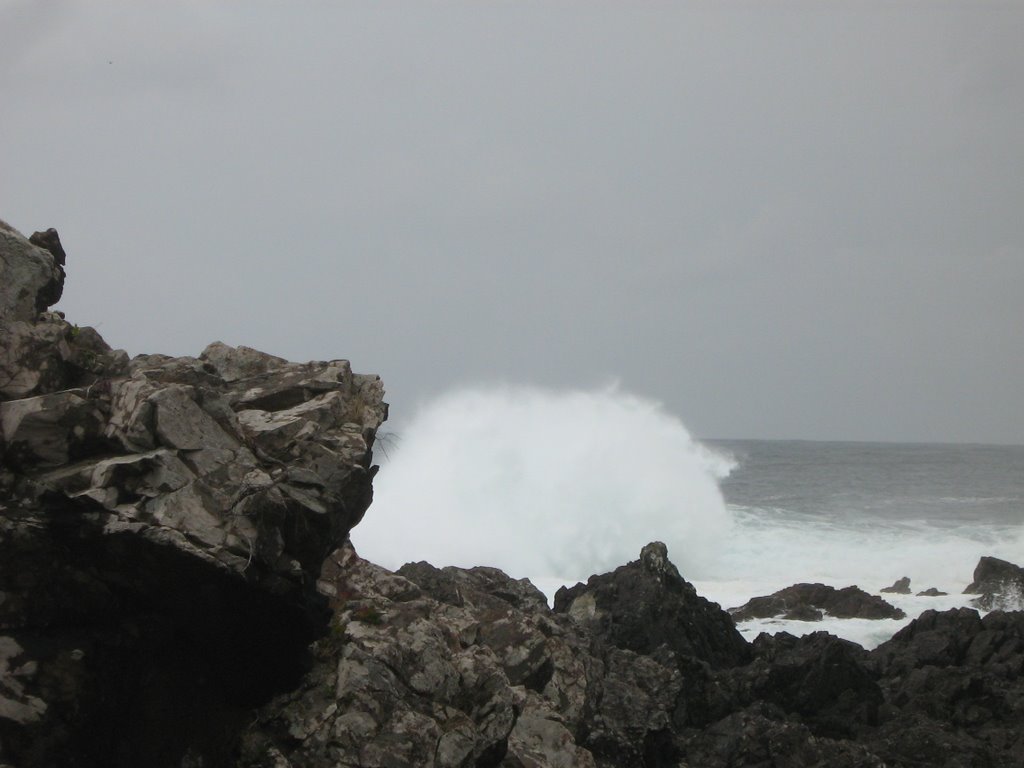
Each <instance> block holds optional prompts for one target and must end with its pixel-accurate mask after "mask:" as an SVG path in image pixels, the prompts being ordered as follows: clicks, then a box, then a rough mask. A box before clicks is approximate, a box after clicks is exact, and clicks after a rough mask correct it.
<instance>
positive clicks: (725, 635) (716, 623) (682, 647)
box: [554, 542, 749, 667]
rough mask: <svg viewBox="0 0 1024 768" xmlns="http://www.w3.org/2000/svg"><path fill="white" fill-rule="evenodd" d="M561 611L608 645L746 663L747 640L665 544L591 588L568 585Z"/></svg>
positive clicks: (560, 598) (717, 663)
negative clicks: (683, 571) (674, 559)
mask: <svg viewBox="0 0 1024 768" xmlns="http://www.w3.org/2000/svg"><path fill="white" fill-rule="evenodd" d="M554 603H555V605H554V607H555V612H557V613H565V614H568V615H570V616H572V617H573V618H574V619H576V620H577V621H579V622H581V623H583V624H584V625H585V626H587V628H588V630H589V631H590V632H591V633H592V634H593V635H594V636H595V637H597V638H599V639H600V640H601V641H602V642H604V643H607V644H608V645H611V646H615V647H618V648H623V649H626V650H630V651H634V652H636V653H650V652H652V651H654V650H655V649H657V648H658V647H660V646H662V645H665V646H667V647H668V648H669V649H670V650H672V651H674V652H675V653H677V654H679V655H682V656H693V657H696V658H698V659H701V660H703V661H706V662H708V663H709V664H711V665H712V666H714V667H723V666H733V665H735V664H740V663H743V662H744V661H746V660H747V659H748V658H749V656H748V654H749V650H748V647H747V643H746V641H745V640H744V639H743V637H742V636H741V635H740V634H739V632H737V631H736V627H735V625H734V624H733V621H732V619H731V618H730V617H729V614H727V613H726V612H725V611H723V610H722V609H721V608H720V607H719V606H718V605H717V604H716V603H711V602H709V601H707V600H705V599H704V598H703V597H700V596H699V595H698V594H697V591H696V590H695V589H694V588H693V585H691V584H690V583H689V582H687V581H685V580H684V579H683V578H682V577H681V576H680V575H679V571H677V570H676V567H675V566H674V565H672V563H671V562H669V561H668V553H667V549H666V547H665V545H664V544H662V543H661V542H653V543H651V544H648V545H647V546H646V547H644V548H643V551H642V552H641V554H640V559H639V560H635V561H633V562H632V563H629V564H628V565H624V566H622V567H620V568H617V569H616V570H615V571H614V572H613V573H610V574H602V575H598V576H592V577H591V578H590V579H589V580H588V581H587V583H586V584H577V585H576V586H574V587H571V588H566V587H562V588H561V589H559V590H558V592H557V593H556V594H555V600H554Z"/></svg>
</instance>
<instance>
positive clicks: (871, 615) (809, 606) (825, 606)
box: [729, 584, 907, 621]
mask: <svg viewBox="0 0 1024 768" xmlns="http://www.w3.org/2000/svg"><path fill="white" fill-rule="evenodd" d="M729 612H730V613H731V614H732V617H733V619H734V620H735V621H748V620H749V619H771V618H780V619H790V620H795V621H821V620H822V618H823V617H824V616H825V614H828V615H829V616H832V617H834V618H837V619H904V618H906V616H907V615H906V614H905V613H904V612H903V611H902V610H900V609H899V608H895V607H893V606H891V605H889V603H887V602H885V600H883V599H882V598H880V597H877V596H876V595H871V594H868V593H867V592H865V591H864V590H863V589H861V588H860V587H843V588H842V589H836V588H835V587H829V586H826V585H825V584H794V585H793V586H791V587H786V588H785V589H780V590H779V591H778V592H775V593H773V594H771V595H767V596H765V597H754V598H751V599H750V600H749V601H747V602H746V603H744V604H743V605H741V606H740V607H739V608H730V609H729Z"/></svg>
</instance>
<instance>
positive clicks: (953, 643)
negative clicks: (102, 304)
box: [0, 224, 1024, 768]
mask: <svg viewBox="0 0 1024 768" xmlns="http://www.w3.org/2000/svg"><path fill="white" fill-rule="evenodd" d="M64 262H65V256H64V251H63V248H62V247H61V245H60V239H59V237H58V236H57V234H56V233H55V232H53V231H52V230H50V231H48V232H43V233H36V234H35V235H33V237H32V238H30V239H25V238H24V237H22V236H21V235H20V234H19V233H17V232H15V231H13V230H12V229H11V228H9V227H7V226H6V225H2V224H0V334H2V336H0V340H2V341H0V467H2V470H0V768H4V767H6V766H10V767H17V768H34V767H36V766H39V767H45V768H49V767H50V766H79V767H81V768H94V767H95V768H99V766H115V767H117V768H120V767H122V766H123V767H125V768H127V766H139V765H145V766H156V767H158V768H164V767H167V768H169V767H171V766H174V767H176V768H199V767H200V766H202V767H203V768H219V767H221V766H225V767H227V766H235V767H236V768H307V767H308V768H320V767H324V768H326V767H327V766H365V767H366V768H378V767H379V768H385V767H387V768H399V767H402V766H409V767H412V766H436V767H437V768H441V767H442V766H451V767H455V766H458V767H460V768H469V767H470V766H481V767H486V766H494V767H496V766H503V767H505V768H569V767H570V766H583V767H584V768H585V767H586V766H593V767H594V768H597V767H601V768H605V767H608V768H611V767H612V766H651V767H654V768H667V767H668V766H693V767H696V766H710V767H714V766H737V767H739V766H780V767H786V768H798V767H799V766H823V767H824V766H833V767H839V768H842V767H843V766H846V767H849V768H854V767H855V766H856V767H860V766H923V765H928V766H1021V765H1024V729H1022V728H1021V723H1022V722H1024V615H1022V614H1021V613H1020V612H1016V613H1013V612H1001V611H994V612H992V613H989V614H988V615H987V616H985V617H984V618H981V617H980V616H979V614H978V613H977V612H976V611H973V610H959V611H948V612H945V613H935V612H932V611H929V612H926V613H925V614H923V615H922V616H921V617H920V618H918V619H917V620H916V621H914V622H912V623H911V624H910V625H909V626H908V627H906V628H905V629H904V630H903V631H901V632H900V633H898V634H897V635H896V636H895V637H894V638H892V640H890V641H889V642H888V643H885V644H884V645H882V646H880V647H879V648H877V649H875V650H874V651H872V652H870V653H868V652H866V651H864V650H863V649H862V648H860V647H859V646H856V645H854V644H852V643H848V642H846V641H843V640H840V639H838V638H835V637H833V636H830V635H828V634H826V633H822V632H819V633H815V634H811V635H807V636H804V637H801V638H796V637H792V636H789V635H785V634H782V635H776V636H767V635H762V636H760V637H758V638H757V640H756V641H755V642H754V643H747V642H746V641H745V640H743V638H742V637H741V636H740V635H739V634H738V633H737V632H736V629H735V626H734V624H733V619H732V618H731V617H730V616H729V614H727V613H726V612H724V611H722V610H721V609H720V608H719V606H717V605H715V604H713V603H709V602H708V601H706V600H704V599H703V598H701V597H700V596H699V595H698V594H697V593H696V591H695V590H694V588H693V586H692V585H690V584H689V583H688V582H686V581H685V579H684V578H683V577H682V575H681V574H680V573H679V572H678V571H677V570H676V568H675V566H674V565H673V564H672V563H671V561H670V559H669V553H668V551H667V550H666V548H665V546H664V545H663V544H659V543H657V542H654V543H652V544H650V545H648V546H647V547H645V548H644V549H643V551H642V552H641V553H640V556H639V558H638V559H637V560H636V561H634V562H632V563H628V564H626V565H623V566H622V567H620V568H618V569H616V570H615V571H614V572H612V573H610V574H603V575H598V576H594V577H592V578H591V579H590V580H589V581H588V582H587V583H586V584H578V585H576V586H575V587H572V588H567V589H563V590H561V591H560V592H559V593H558V594H557V596H556V599H555V605H554V608H553V609H552V608H549V607H548V605H547V602H546V600H545V598H544V596H543V595H542V594H541V593H540V592H538V590H537V589H536V588H534V587H533V586H532V585H531V584H530V583H529V582H528V581H525V580H515V579H512V578H509V577H508V576H507V575H506V574H504V573H502V572H501V571H499V570H496V569H493V568H486V567H479V568H472V569H460V568H440V569H439V568H436V567H434V566H432V565H430V564H428V563H410V564H407V565H405V566H403V567H402V568H401V569H400V570H399V571H398V572H394V573H393V572H390V571H387V570H385V569H383V568H380V567H379V566H376V565H374V564H372V563H369V562H367V561H365V560H363V559H361V558H360V557H359V556H358V555H357V553H356V552H355V551H354V550H353V549H352V547H351V545H350V544H349V543H348V541H347V534H348V531H349V529H350V528H351V527H352V526H353V525H355V524H356V523H357V522H358V521H359V519H360V518H361V517H362V515H363V513H364V512H365V511H366V509H367V506H368V505H369V503H370V500H371V495H372V486H371V481H372V478H373V475H374V472H375V467H373V465H372V447H373V441H374V437H375V431H376V429H377V428H378V427H379V426H380V424H381V422H382V421H383V420H384V418H385V417H386V405H385V404H384V403H383V402H382V396H383V390H382V388H381V384H380V381H379V379H378V378H377V377H375V376H359V375H356V374H353V373H352V371H351V369H350V367H349V364H348V363H347V362H346V361H344V360H334V361H328V362H318V363H305V364H296V363H289V362H287V361H285V360H282V359H280V358H276V357H272V356H270V355H266V354H263V353H260V352H257V351H255V350H251V349H247V348H244V347H238V348H234V347H229V346H226V345H224V344H217V343H215V344H212V345H210V346H209V347H207V349H206V350H204V351H203V352H202V354H200V356H199V357H197V358H170V357H165V356H160V355H142V356H138V357H136V358H134V359H129V358H128V356H127V355H126V354H124V353H123V352H119V351H116V350H112V349H110V348H109V347H108V346H107V345H106V344H105V343H104V341H103V340H102V339H101V338H100V336H99V335H98V334H97V333H96V332H95V331H94V330H92V329H90V328H79V327H78V326H75V325H72V324H69V323H68V322H66V321H65V319H64V318H63V316H61V315H60V314H59V313H53V312H48V311H47V308H48V307H49V306H51V305H52V304H53V302H55V301H56V300H57V298H58V297H59V296H60V294H61V291H62V290H63V279H64V266H65V264H64ZM997 566H998V567H997ZM1005 566H1010V564H1004V563H1000V562H998V561H996V562H984V563H982V564H980V565H979V571H978V573H976V582H978V585H977V588H976V590H975V591H977V592H979V593H982V594H996V592H997V591H998V590H999V589H1003V588H1004V587H1005V585H1006V584H1010V583H1011V582H1012V584H1011V586H1013V585H1016V583H1017V582H1016V581H1014V579H1016V575H1015V574H1016V573H1017V571H1012V572H1011V570H1010V569H1012V568H1013V566H1010V568H1009V569H1008V568H1006V567H1005ZM1008 579H1009V581H1008ZM818 586H819V585H797V587H800V589H798V588H797V587H794V588H791V590H789V591H784V592H783V593H780V594H779V595H775V596H772V599H774V600H775V602H774V603H772V606H774V607H772V610H775V609H777V608H778V606H777V605H776V603H779V604H780V605H782V606H783V608H785V609H786V610H795V609H794V607H793V606H794V605H796V603H794V602H793V601H794V600H797V601H799V600H804V601H806V600H811V602H812V603H813V605H811V606H810V608H807V609H803V612H804V613H809V612H811V611H821V610H828V611H831V610H833V609H835V605H833V603H835V601H836V600H837V599H839V600H840V603H837V604H841V605H842V606H845V607H848V606H849V603H850V600H851V599H852V598H851V595H853V593H849V594H847V593H845V592H844V593H842V594H838V595H836V594H832V593H831V592H827V591H823V590H821V589H818ZM853 597H856V595H853ZM763 600H767V598H766V599H763ZM780 601H781V602H780ZM819 603H820V605H819ZM861 603H863V601H860V603H858V605H860V604H861ZM801 605H802V603H801ZM809 605H810V604H809ZM869 607H872V609H873V605H872V606H869ZM858 610H860V609H859V608H858Z"/></svg>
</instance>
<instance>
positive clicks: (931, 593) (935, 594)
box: [917, 587, 949, 597]
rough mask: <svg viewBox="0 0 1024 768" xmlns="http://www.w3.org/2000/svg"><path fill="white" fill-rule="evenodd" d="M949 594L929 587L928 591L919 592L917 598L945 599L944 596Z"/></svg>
mask: <svg viewBox="0 0 1024 768" xmlns="http://www.w3.org/2000/svg"><path fill="white" fill-rule="evenodd" d="M948 594H949V592H942V591H940V590H938V589H936V588H935V587H928V589H926V590H923V591H921V592H918V593H917V596H918V597H943V596H944V595H948Z"/></svg>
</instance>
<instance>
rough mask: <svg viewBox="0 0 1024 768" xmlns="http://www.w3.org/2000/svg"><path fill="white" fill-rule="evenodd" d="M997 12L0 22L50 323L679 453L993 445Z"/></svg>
mask: <svg viewBox="0 0 1024 768" xmlns="http://www.w3.org/2000/svg"><path fill="white" fill-rule="evenodd" d="M1021 40H1024V3H1019V2H1006V3H994V2H975V1H973V0H972V1H971V2H967V1H966V0H964V1H963V2H943V1H942V0H929V1H928V2H871V1H870V0H858V1H857V2H849V1H848V0H830V1H829V2H824V1H822V0H819V1H818V2H778V1H774V0H766V1H761V0H759V1H758V2H739V1H737V2H705V1H704V0H701V1H699V2H686V1H685V0H680V1H679V2H671V3H669V2H640V3H606V2H590V1H588V2H572V1H570V0H545V1H544V2H539V1H533V0H526V1H525V2H518V1H517V2H480V1H479V0H476V1H474V2H411V1H410V2H401V3H399V2H387V1H385V2H373V3H370V2H351V3H312V2H294V3H275V2H264V1H261V0H255V1H253V2H246V3H238V2H218V3H214V2H207V1H206V0H203V1H199V0H194V1H192V2H175V3H155V2H153V3H150V2H132V3H129V2H118V3H114V2H108V1H107V0H87V1H85V0H82V1H78V0H75V1H73V2H62V1H60V0H53V1H52V2H46V3H40V2H35V1H34V0H0V98H2V100H3V106H2V108H0V115H2V117H0V218H2V219H4V220H6V221H8V222H9V223H10V224H12V225H13V226H15V227H17V228H18V229H20V230H21V231H22V232H25V233H26V234H29V233H31V232H32V231H33V230H36V229H44V228H46V227H51V226H52V227H56V228H57V229H58V231H59V232H60V235H61V239H62V241H63V243H64V245H65V248H66V250H67V252H68V265H67V270H68V278H67V285H66V289H65V297H64V299H62V301H61V303H60V305H59V307H58V308H59V309H61V310H63V311H64V312H66V313H67V317H68V319H69V320H70V321H72V322H76V323H79V324H81V325H93V326H95V327H97V328H98V329H99V331H100V332H101V333H102V334H103V335H104V337H105V338H106V339H107V341H108V342H109V343H110V344H111V345H113V346H115V347H119V348H124V349H127V350H128V351H129V352H130V353H132V354H135V353H140V352H163V353H167V354H175V355H180V354H190V355H197V354H199V352H200V351H201V350H202V349H203V348H204V347H205V346H206V344H207V343H209V342H211V341H213V340H215V339H216V340H222V341H224V342H227V343H230V344H245V345H248V346H252V347H257V348H259V349H263V350H265V351H268V352H272V353H274V354H278V355H282V356H284V357H288V358H289V359H294V360H309V359H332V358H347V359H350V360H351V361H352V363H353V367H354V369H355V370H357V371H359V372H365V373H379V374H380V375H381V376H382V377H383V379H384V382H385V386H386V388H387V390H388V399H389V401H390V402H391V406H392V416H393V422H394V428H395V429H396V431H398V432H399V433H400V432H401V425H402V424H403V423H407V421H408V420H409V419H410V418H411V417H412V415H413V414H414V413H415V412H416V411H417V408H419V407H420V406H421V405H422V404H423V403H426V402H428V401H430V400H431V399H432V398H435V397H438V396H440V395H442V394H443V393H446V392H449V391H451V390H452V389H454V388H459V387H464V386H470V385H484V386H486V385H489V384H512V385H516V384H523V385H530V386H538V387H547V388H551V389H554V390H574V389H588V388H599V387H604V386H606V385H607V384H608V382H613V381H614V382H618V385H619V386H620V387H621V388H622V389H623V390H624V391H627V392H631V393H636V395H638V396H641V397H644V398H649V399H652V400H656V401H659V402H661V403H662V404H663V405H664V408H665V409H666V411H667V412H669V413H671V414H673V415H674V416H677V417H678V418H679V419H681V420H682V421H683V422H684V423H685V424H686V426H687V427H688V428H689V429H690V430H691V431H692V432H693V433H695V434H696V435H698V436H701V437H731V438H768V439H815V440H881V441H908V442H998V443H1017V444H1021V443H1024V386H1022V382H1024V342H1022V334H1021V330H1022V328H1024V215H1022V211H1021V208H1022V204H1024V140H1022V138H1021V137H1024V46H1022V45H1021V42H1020V41H1021Z"/></svg>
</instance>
